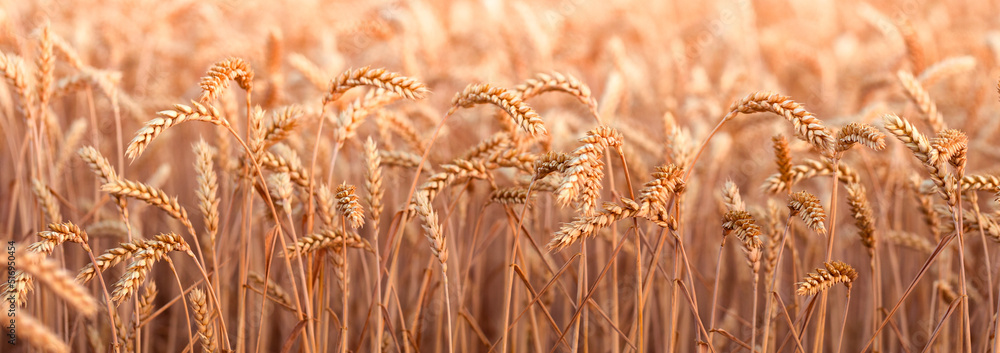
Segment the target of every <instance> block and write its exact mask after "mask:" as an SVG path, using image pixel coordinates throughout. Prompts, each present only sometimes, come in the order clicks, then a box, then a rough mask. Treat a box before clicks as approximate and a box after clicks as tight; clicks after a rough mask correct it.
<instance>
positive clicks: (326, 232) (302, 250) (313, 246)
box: [285, 228, 372, 258]
mask: <svg viewBox="0 0 1000 353" xmlns="http://www.w3.org/2000/svg"><path fill="white" fill-rule="evenodd" d="M344 245H347V246H348V247H351V248H358V249H365V250H369V251H372V247H371V244H369V243H368V241H367V240H364V239H362V238H361V237H360V236H358V234H357V233H354V232H348V233H347V236H346V237H345V236H344V233H343V232H341V231H339V230H330V229H325V228H324V229H321V230H320V232H319V233H313V234H310V235H308V236H305V237H302V238H299V241H298V242H296V243H295V244H294V245H289V246H288V248H287V249H285V251H286V252H287V253H288V256H289V257H293V258H294V257H296V256H301V255H305V254H306V253H309V252H312V251H317V250H319V249H323V248H333V249H334V250H337V249H340V247H341V246H344Z"/></svg>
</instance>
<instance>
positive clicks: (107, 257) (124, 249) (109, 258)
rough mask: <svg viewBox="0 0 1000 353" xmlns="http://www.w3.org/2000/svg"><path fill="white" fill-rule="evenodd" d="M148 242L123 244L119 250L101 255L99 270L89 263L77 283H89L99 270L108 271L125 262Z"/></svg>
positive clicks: (84, 267) (111, 250)
mask: <svg viewBox="0 0 1000 353" xmlns="http://www.w3.org/2000/svg"><path fill="white" fill-rule="evenodd" d="M145 242H146V241H143V240H134V241H132V242H130V243H121V244H119V246H118V247H117V248H111V249H108V250H107V252H105V253H103V254H101V256H98V257H97V258H96V260H97V261H95V263H97V269H95V268H94V264H93V263H89V264H87V265H86V266H83V268H82V269H80V273H79V274H77V275H76V281H77V282H79V283H87V282H88V281H90V280H91V279H93V278H94V276H96V275H97V270H98V269H99V270H101V271H104V270H107V269H109V268H111V266H114V265H117V264H119V263H121V262H122V261H125V260H127V259H129V258H131V257H132V255H134V254H135V253H137V252H139V250H141V249H142V247H143V246H144V244H145Z"/></svg>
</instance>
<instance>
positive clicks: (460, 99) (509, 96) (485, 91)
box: [450, 84, 548, 136]
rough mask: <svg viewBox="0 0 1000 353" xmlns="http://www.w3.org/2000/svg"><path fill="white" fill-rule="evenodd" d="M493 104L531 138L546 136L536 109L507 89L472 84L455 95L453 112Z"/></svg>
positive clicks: (452, 102) (452, 101)
mask: <svg viewBox="0 0 1000 353" xmlns="http://www.w3.org/2000/svg"><path fill="white" fill-rule="evenodd" d="M486 103H489V104H493V105H495V106H497V107H499V108H500V109H503V110H504V111H506V112H507V114H508V115H510V117H511V118H512V119H514V121H515V122H517V124H518V125H520V126H521V129H524V131H525V132H527V133H528V134H529V135H531V136H537V135H545V134H548V131H546V130H545V125H544V124H543V123H542V119H541V118H540V117H539V116H538V114H537V113H535V110H534V109H531V107H528V105H527V104H525V103H524V101H522V100H521V98H519V97H518V96H517V94H514V93H511V92H509V91H507V90H506V89H503V88H500V87H492V86H490V85H489V84H470V85H468V86H466V87H465V89H463V90H462V92H459V93H458V94H456V95H455V97H454V98H452V100H451V105H452V108H451V111H450V112H453V111H454V110H456V109H457V108H469V107H472V106H473V105H476V104H486Z"/></svg>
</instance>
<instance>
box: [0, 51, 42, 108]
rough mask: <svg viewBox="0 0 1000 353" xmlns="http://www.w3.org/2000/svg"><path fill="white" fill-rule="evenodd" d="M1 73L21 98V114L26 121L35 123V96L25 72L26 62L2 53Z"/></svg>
mask: <svg viewBox="0 0 1000 353" xmlns="http://www.w3.org/2000/svg"><path fill="white" fill-rule="evenodd" d="M0 72H3V75H4V79H6V80H7V83H8V84H10V85H11V86H14V90H15V91H17V95H18V97H20V98H21V102H20V103H21V104H20V107H21V112H22V113H23V114H24V117H25V120H27V121H29V122H33V121H34V119H35V118H34V116H35V115H34V110H33V109H34V106H35V103H34V95H33V94H31V86H30V85H29V82H28V74H27V73H26V72H25V71H24V61H23V60H21V58H20V57H17V56H10V55H7V54H4V53H2V52H0Z"/></svg>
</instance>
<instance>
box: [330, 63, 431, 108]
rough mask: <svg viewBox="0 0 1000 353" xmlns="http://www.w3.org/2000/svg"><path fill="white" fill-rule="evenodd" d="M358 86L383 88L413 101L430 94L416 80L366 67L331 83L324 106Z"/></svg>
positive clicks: (346, 73) (352, 71) (349, 71)
mask: <svg viewBox="0 0 1000 353" xmlns="http://www.w3.org/2000/svg"><path fill="white" fill-rule="evenodd" d="M357 86H372V87H377V88H382V89H385V90H388V91H392V92H394V93H396V94H398V95H400V96H402V97H406V98H407V99H412V100H419V99H423V98H424V97H425V96H426V95H427V92H428V90H427V87H426V86H424V84H423V83H420V82H419V81H417V80H416V79H413V78H410V77H406V76H402V75H400V74H397V73H395V72H389V71H386V70H385V69H372V68H369V67H367V66H366V67H362V68H360V69H357V70H347V71H346V72H344V73H342V74H340V76H337V78H335V79H333V80H332V81H330V89H329V91H328V92H327V94H326V96H325V97H323V105H326V104H328V103H330V102H333V101H335V100H337V99H339V98H340V96H342V95H343V94H344V92H347V90H349V89H351V88H354V87H357Z"/></svg>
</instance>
